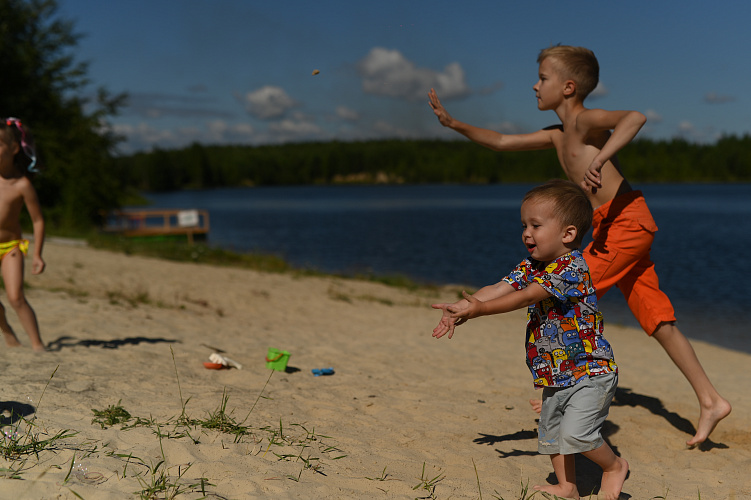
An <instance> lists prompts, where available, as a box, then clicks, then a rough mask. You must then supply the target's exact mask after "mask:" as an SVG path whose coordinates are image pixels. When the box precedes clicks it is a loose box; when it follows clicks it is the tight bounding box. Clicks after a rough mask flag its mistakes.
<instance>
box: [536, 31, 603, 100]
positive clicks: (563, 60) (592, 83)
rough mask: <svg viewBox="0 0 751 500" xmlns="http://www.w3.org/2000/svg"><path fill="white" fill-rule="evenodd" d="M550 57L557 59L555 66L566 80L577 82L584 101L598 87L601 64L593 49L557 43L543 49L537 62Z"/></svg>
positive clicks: (577, 89) (577, 88)
mask: <svg viewBox="0 0 751 500" xmlns="http://www.w3.org/2000/svg"><path fill="white" fill-rule="evenodd" d="M548 58H550V59H554V60H555V62H556V63H557V64H555V67H556V69H557V70H558V71H559V73H560V76H561V77H563V79H564V80H573V81H574V83H576V93H577V94H578V95H579V97H581V100H582V101H583V100H584V98H586V97H587V96H588V95H589V94H590V93H591V92H592V91H593V90H594V89H595V87H597V83H598V82H599V81H600V64H599V63H598V62H597V58H596V57H595V54H594V52H592V51H591V50H589V49H587V48H584V47H572V46H571V45H555V46H552V47H548V48H547V49H542V50H541V51H540V55H538V56H537V63H538V64H540V63H542V61H544V60H545V59H548Z"/></svg>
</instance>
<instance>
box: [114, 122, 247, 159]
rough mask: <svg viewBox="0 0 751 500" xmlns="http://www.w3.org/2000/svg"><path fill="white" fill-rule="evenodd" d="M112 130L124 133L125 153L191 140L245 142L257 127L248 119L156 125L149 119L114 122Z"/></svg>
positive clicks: (202, 141)
mask: <svg viewBox="0 0 751 500" xmlns="http://www.w3.org/2000/svg"><path fill="white" fill-rule="evenodd" d="M112 131H113V132H115V133H116V134H118V135H121V136H123V137H125V141H124V142H123V143H122V144H121V145H120V148H119V149H120V150H121V152H123V153H125V154H128V153H133V152H136V151H148V150H150V149H153V148H154V147H159V148H160V149H174V148H182V147H185V146H187V145H189V144H191V143H193V142H198V143H201V144H237V143H241V144H247V143H250V142H252V141H253V140H254V139H255V137H256V136H257V132H256V130H255V129H254V128H253V127H252V126H251V125H249V124H247V123H236V124H228V123H227V122H225V121H223V120H215V121H212V122H207V123H206V124H204V125H203V126H192V127H178V128H166V129H164V128H161V129H160V128H156V127H154V126H152V125H150V124H148V123H145V122H141V123H138V124H135V125H133V124H122V123H120V124H114V125H112Z"/></svg>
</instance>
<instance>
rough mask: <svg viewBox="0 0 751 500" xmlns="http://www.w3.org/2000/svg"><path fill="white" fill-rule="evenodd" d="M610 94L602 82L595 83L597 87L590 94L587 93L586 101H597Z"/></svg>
mask: <svg viewBox="0 0 751 500" xmlns="http://www.w3.org/2000/svg"><path fill="white" fill-rule="evenodd" d="M609 93H610V90H609V89H608V88H607V87H606V86H605V85H603V83H602V82H598V83H597V87H595V88H594V90H593V91H592V92H590V93H589V95H588V96H587V98H588V99H598V98H600V97H605V96H606V95H608V94H609Z"/></svg>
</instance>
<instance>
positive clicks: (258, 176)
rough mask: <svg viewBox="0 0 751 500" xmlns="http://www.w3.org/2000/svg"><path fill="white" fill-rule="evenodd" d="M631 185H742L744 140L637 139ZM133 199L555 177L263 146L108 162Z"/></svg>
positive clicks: (410, 156)
mask: <svg viewBox="0 0 751 500" xmlns="http://www.w3.org/2000/svg"><path fill="white" fill-rule="evenodd" d="M618 157H619V161H620V164H621V166H622V169H623V172H624V174H625V175H626V177H627V178H629V179H631V180H632V181H634V182H749V181H751V137H750V136H744V137H740V138H739V137H735V136H728V137H724V138H722V139H720V140H719V141H717V142H716V143H714V144H695V143H689V142H687V141H684V140H679V139H675V140H671V141H652V140H647V139H641V140H637V141H634V142H633V143H631V144H629V145H628V146H626V147H625V148H624V149H623V150H622V151H621V152H620V153H619V155H618ZM116 165H117V170H118V171H119V172H120V175H121V176H122V180H123V181H124V182H125V184H126V185H128V186H129V187H131V188H134V189H137V190H141V191H171V190H179V189H202V188H216V187H235V186H276V185H290V184H298V185H299V184H335V183H410V184H415V183H479V184H487V183H491V184H492V183H501V182H536V181H543V180H546V179H550V178H553V177H560V176H561V175H562V172H561V169H560V167H559V163H558V159H557V157H556V154H555V151H553V150H547V151H533V152H521V153H520V152H516V153H497V152H494V151H491V150H489V149H486V148H482V147H480V146H477V145H475V144H473V143H471V142H469V141H466V140H455V141H440V140H380V141H367V142H338V141H332V142H318V143H314V142H311V143H296V144H283V145H266V146H208V145H201V144H197V143H194V144H192V145H190V146H188V147H185V148H182V149H174V150H162V149H156V150H154V151H151V152H142V153H137V154H134V155H131V156H127V157H120V158H117V159H116Z"/></svg>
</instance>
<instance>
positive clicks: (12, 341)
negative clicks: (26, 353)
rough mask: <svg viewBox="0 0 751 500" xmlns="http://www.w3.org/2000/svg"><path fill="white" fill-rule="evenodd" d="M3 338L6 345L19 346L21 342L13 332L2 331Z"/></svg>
mask: <svg viewBox="0 0 751 500" xmlns="http://www.w3.org/2000/svg"><path fill="white" fill-rule="evenodd" d="M2 333H3V337H4V338H5V345H7V346H8V347H21V342H19V341H18V337H16V334H15V333H13V332H2Z"/></svg>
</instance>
